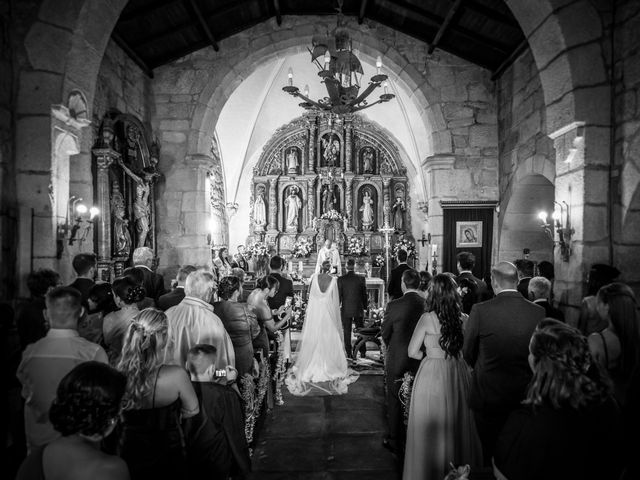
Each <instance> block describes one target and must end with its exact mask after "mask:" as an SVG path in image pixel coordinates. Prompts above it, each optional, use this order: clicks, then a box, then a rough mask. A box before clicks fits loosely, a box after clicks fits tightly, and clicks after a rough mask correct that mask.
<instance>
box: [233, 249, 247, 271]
mask: <svg viewBox="0 0 640 480" xmlns="http://www.w3.org/2000/svg"><path fill="white" fill-rule="evenodd" d="M231 266H232V267H234V268H235V267H237V268H241V269H242V270H244V271H245V272H248V271H249V262H248V261H247V257H246V256H245V251H244V245H238V253H236V254H235V255H234V256H233V262H231Z"/></svg>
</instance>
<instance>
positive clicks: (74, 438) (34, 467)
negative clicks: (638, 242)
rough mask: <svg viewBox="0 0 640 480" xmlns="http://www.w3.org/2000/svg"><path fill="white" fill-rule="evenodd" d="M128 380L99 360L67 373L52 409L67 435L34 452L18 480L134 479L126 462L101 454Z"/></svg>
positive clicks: (58, 426) (57, 425) (52, 416)
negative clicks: (101, 444)
mask: <svg viewBox="0 0 640 480" xmlns="http://www.w3.org/2000/svg"><path fill="white" fill-rule="evenodd" d="M126 382H127V380H126V378H125V377H124V375H122V374H121V373H119V372H117V371H116V370H114V369H113V368H111V367H109V366H108V365H105V364H103V363H99V362H85V363H81V364H80V365H78V366H76V367H75V368H74V369H73V370H71V371H70V372H69V373H68V374H67V375H65V377H64V378H63V379H62V380H61V381H60V384H59V385H58V390H57V393H56V398H55V400H54V401H53V402H52V404H51V409H50V411H49V418H50V419H51V423H52V424H53V428H55V429H56V430H57V431H58V432H60V433H61V434H62V437H60V438H58V439H56V440H54V441H53V442H51V443H49V444H48V445H47V446H46V447H44V448H38V449H36V450H34V451H33V452H32V453H31V455H29V457H27V459H26V460H25V461H24V463H23V464H22V466H21V467H20V471H19V472H18V476H17V477H16V480H44V479H47V480H56V479H65V480H85V479H87V478H90V479H94V480H129V472H128V469H127V465H126V463H125V462H124V461H123V460H122V459H121V458H118V457H117V456H115V455H108V454H106V453H103V452H102V451H101V450H100V443H101V442H102V440H103V439H104V438H106V437H107V436H109V434H110V433H111V432H112V431H113V429H114V427H115V426H116V424H117V422H118V417H119V415H120V404H121V401H122V396H123V395H124V390H125V385H126Z"/></svg>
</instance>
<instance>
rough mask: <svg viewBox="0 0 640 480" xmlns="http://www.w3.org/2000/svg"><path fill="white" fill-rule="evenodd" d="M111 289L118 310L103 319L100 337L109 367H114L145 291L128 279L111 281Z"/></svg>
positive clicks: (122, 278)
mask: <svg viewBox="0 0 640 480" xmlns="http://www.w3.org/2000/svg"><path fill="white" fill-rule="evenodd" d="M112 289H113V300H114V301H115V304H116V306H117V307H118V308H119V309H120V310H118V311H115V312H111V313H109V314H108V315H106V316H105V317H104V321H103V322H102V336H103V339H104V344H105V346H106V347H107V348H106V350H107V355H108V356H109V362H110V363H111V365H116V364H117V363H118V359H119V358H120V353H121V351H122V344H123V342H124V337H125V334H126V333H127V330H128V329H129V325H131V322H132V321H133V318H134V317H135V316H136V315H138V313H139V312H140V310H138V306H137V305H136V303H137V302H139V301H141V300H142V299H144V297H145V290H144V287H141V286H139V285H138V284H137V283H135V282H134V281H133V280H132V279H131V278H129V277H120V278H116V279H115V280H114V281H113V285H112Z"/></svg>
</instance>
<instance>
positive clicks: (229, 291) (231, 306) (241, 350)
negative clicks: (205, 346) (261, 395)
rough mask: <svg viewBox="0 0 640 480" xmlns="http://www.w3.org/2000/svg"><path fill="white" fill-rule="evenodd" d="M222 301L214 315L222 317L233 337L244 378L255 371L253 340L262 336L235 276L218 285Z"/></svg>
mask: <svg viewBox="0 0 640 480" xmlns="http://www.w3.org/2000/svg"><path fill="white" fill-rule="evenodd" d="M218 295H219V296H220V298H221V300H220V301H219V302H217V303H215V304H214V313H215V314H216V315H218V317H220V320H222V323H223V324H224V328H225V330H226V331H227V333H228V334H229V337H231V342H232V343H233V349H234V351H235V354H236V369H237V370H238V375H239V376H240V377H242V376H243V375H245V374H247V373H251V371H252V370H253V343H252V342H253V339H254V338H255V337H257V336H258V335H259V334H260V326H259V325H258V320H257V318H256V315H255V313H254V312H253V311H252V310H251V309H250V308H249V306H248V305H247V304H246V303H244V302H242V301H241V300H242V283H240V279H238V277H235V276H229V277H223V278H222V280H220V283H219V284H218Z"/></svg>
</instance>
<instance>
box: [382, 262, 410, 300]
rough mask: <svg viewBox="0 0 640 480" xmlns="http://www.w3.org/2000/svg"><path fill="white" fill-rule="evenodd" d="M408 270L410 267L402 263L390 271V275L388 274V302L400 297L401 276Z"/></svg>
mask: <svg viewBox="0 0 640 480" xmlns="http://www.w3.org/2000/svg"><path fill="white" fill-rule="evenodd" d="M410 268H411V267H410V266H409V265H407V264H406V263H402V264H400V265H398V266H397V267H396V268H394V269H393V270H391V273H390V274H389V277H390V278H389V284H388V286H387V292H388V293H389V300H394V299H396V298H400V297H401V296H402V274H403V273H404V271H405V270H409V269H410Z"/></svg>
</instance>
